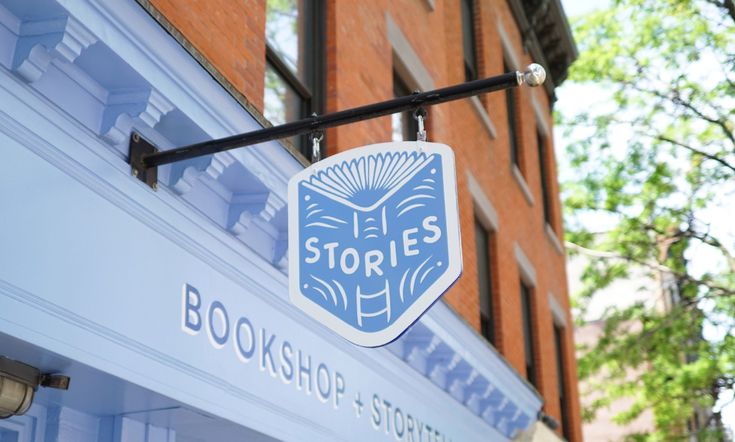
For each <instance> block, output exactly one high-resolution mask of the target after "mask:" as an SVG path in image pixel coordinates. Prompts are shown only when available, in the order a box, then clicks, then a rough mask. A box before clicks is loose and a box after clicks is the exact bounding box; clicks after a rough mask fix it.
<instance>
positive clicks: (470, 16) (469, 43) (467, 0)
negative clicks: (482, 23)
mask: <svg viewBox="0 0 735 442" xmlns="http://www.w3.org/2000/svg"><path fill="white" fill-rule="evenodd" d="M460 2H461V3H462V51H463V53H464V78H465V81H471V80H477V47H476V43H475V11H474V6H475V2H474V0H460Z"/></svg>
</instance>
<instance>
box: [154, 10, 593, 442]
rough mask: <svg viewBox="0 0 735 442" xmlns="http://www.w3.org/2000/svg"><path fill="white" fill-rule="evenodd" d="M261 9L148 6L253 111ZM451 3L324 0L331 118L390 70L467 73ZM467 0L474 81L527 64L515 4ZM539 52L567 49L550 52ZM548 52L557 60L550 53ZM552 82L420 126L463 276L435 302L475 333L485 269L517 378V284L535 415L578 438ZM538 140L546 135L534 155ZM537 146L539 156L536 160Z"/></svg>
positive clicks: (375, 97) (520, 354)
mask: <svg viewBox="0 0 735 442" xmlns="http://www.w3.org/2000/svg"><path fill="white" fill-rule="evenodd" d="M264 3H265V2H263V1H255V0H248V1H244V2H238V3H233V2H230V1H228V0H219V1H211V0H209V1H206V2H205V1H196V0H191V1H188V2H187V7H186V8H182V7H181V4H180V2H179V1H176V0H151V4H152V6H153V7H154V8H155V9H157V10H158V11H160V13H161V14H162V15H163V16H164V17H165V18H166V19H167V20H168V21H169V22H170V23H171V25H173V26H174V27H175V28H176V29H177V30H178V31H179V32H181V34H182V35H183V37H184V38H185V39H186V40H188V41H189V42H190V43H191V44H192V45H193V47H194V48H195V49H196V50H197V51H198V52H199V53H201V55H202V56H203V57H204V58H205V59H206V60H207V62H208V63H209V64H211V69H213V70H215V71H216V72H217V73H218V74H220V75H221V76H222V77H223V78H224V79H225V80H226V81H227V82H228V83H230V84H231V85H232V87H233V88H235V89H236V90H237V91H238V92H239V93H240V94H242V97H243V99H244V100H246V101H247V102H248V103H249V104H250V105H252V107H253V108H254V109H255V110H256V111H257V112H260V113H261V114H262V113H263V106H264V102H263V90H264V87H265V85H264V77H265V75H264V70H265V60H266V44H267V40H266V39H265V38H264V35H265V28H266V23H265V20H266V5H265V4H264ZM461 3H462V0H444V1H442V0H438V1H432V0H424V1H420V0H401V1H370V2H360V1H344V0H327V1H326V2H325V5H324V6H323V7H324V11H323V17H322V19H323V23H324V24H323V26H324V34H325V35H324V39H325V42H326V46H325V51H324V54H323V57H324V59H325V60H324V64H325V67H326V72H325V75H324V78H323V81H324V84H325V106H324V107H323V108H322V109H320V110H321V111H322V112H332V111H337V110H342V109H347V108H351V107H356V106H360V105H364V104H368V103H372V102H376V101H382V100H387V99H390V98H392V97H394V77H395V76H398V77H400V78H401V79H402V80H403V82H404V83H405V84H406V85H407V86H408V87H409V88H410V89H411V90H428V89H433V88H438V87H444V86H449V85H452V84H456V83H460V82H463V81H465V70H464V66H465V60H464V57H463V43H464V42H463V34H462V30H463V25H464V23H463V21H462V20H463V17H462V7H461ZM468 3H469V4H471V5H472V8H473V10H472V14H471V16H472V17H473V19H474V21H473V23H472V32H473V33H474V39H475V42H474V45H475V52H476V53H475V57H476V60H475V63H476V69H477V72H476V73H475V77H476V78H484V77H489V76H493V75H498V74H501V73H504V72H505V71H504V69H505V68H510V69H517V70H523V69H524V68H525V66H526V65H528V64H529V63H531V62H534V61H537V60H534V59H533V57H532V55H531V54H530V53H529V51H526V50H525V49H524V48H525V47H528V46H529V45H533V44H534V42H531V41H529V39H528V37H527V38H526V40H525V41H524V35H523V33H522V32H521V28H520V26H519V24H518V21H517V18H516V16H515V15H514V10H513V9H512V5H511V4H510V3H511V2H508V1H505V0H491V1H474V2H468ZM521 3H527V4H530V3H533V2H521ZM306 4H307V5H308V2H306ZM528 6H529V5H527V7H528ZM307 7H308V6H307ZM516 7H517V5H516ZM530 7H532V8H533V7H536V8H539V9H537V11H539V10H540V11H541V14H548V15H551V14H552V12H551V11H549V9H552V8H550V7H548V6H547V7H546V8H548V9H547V10H543V9H540V8H543V6H542V5H541V4H539V5H533V4H531V5H530ZM557 7H558V6H557ZM301 12H302V13H303V11H301ZM557 14H558V12H557ZM561 17H562V18H561V20H558V21H556V22H554V21H553V19H552V20H550V22H551V23H552V25H554V26H557V27H561V28H562V30H557V31H556V32H557V33H559V34H563V32H564V31H565V29H563V27H564V26H566V23H565V22H564V19H563V15H561ZM539 21H540V20H539ZM526 32H527V33H529V31H526ZM547 37H548V36H546V35H541V34H539V35H538V36H536V38H547ZM565 43H566V44H567V45H569V44H570V42H565ZM562 44H563V43H559V45H562ZM538 49H539V50H541V51H543V50H544V49H546V50H547V51H549V52H551V51H555V52H559V51H561V52H563V51H564V49H560V48H558V47H551V48H541V47H539V48H538ZM567 51H568V52H567V53H562V55H561V56H559V55H558V54H553V53H547V54H545V55H546V56H547V58H548V59H549V60H553V62H554V63H556V64H560V65H562V66H561V68H560V69H561V71H562V72H563V71H565V69H566V66H568V64H569V63H570V62H571V60H572V57H573V46H572V49H567ZM554 56H556V57H557V58H556V59H553V58H551V57H554ZM565 57H566V58H565ZM555 67H556V66H555ZM552 72H553V71H552ZM559 77H561V78H559ZM562 80H563V74H561V75H559V74H557V78H553V77H552V78H550V81H549V83H551V84H552V85H553V86H552V87H551V88H537V89H529V88H519V89H518V90H516V91H515V93H514V96H513V97H512V98H511V99H512V100H514V102H515V106H516V107H515V112H514V115H509V111H508V106H507V97H506V95H505V94H504V93H502V92H501V93H493V94H488V95H484V96H480V97H479V99H467V100H462V101H458V102H451V103H445V104H442V105H439V106H435V107H433V108H431V109H430V110H429V117H428V121H427V128H428V133H429V137H430V140H433V141H438V142H443V143H446V144H448V145H450V146H452V147H453V148H454V149H455V154H456V158H457V171H458V174H457V176H458V186H459V195H460V197H459V204H460V216H461V227H462V246H463V255H464V260H465V263H464V274H463V276H462V277H461V278H460V280H459V282H458V283H457V284H456V285H455V287H453V288H452V289H451V290H450V291H449V292H448V293H447V294H446V295H445V299H446V300H447V302H448V303H449V304H450V305H451V306H452V307H453V308H454V309H455V311H457V312H458V313H459V314H460V315H461V316H462V317H463V318H464V319H465V320H466V321H467V322H468V323H469V324H470V325H471V326H472V327H473V328H474V329H475V330H477V331H478V332H481V324H480V318H481V307H480V302H481V301H480V299H481V294H480V293H479V291H478V271H487V272H489V273H490V274H491V277H490V282H491V287H490V290H489V291H490V293H491V296H492V302H491V304H492V306H493V308H492V316H493V317H492V320H491V323H492V327H493V329H494V330H493V334H494V345H495V347H496V348H497V350H498V351H500V352H501V353H502V354H503V356H504V357H505V358H506V359H507V360H508V362H509V363H510V364H511V365H512V366H513V367H515V368H516V369H517V370H518V372H519V373H521V374H522V375H525V376H526V377H528V374H527V373H526V366H527V364H526V360H525V354H524V345H523V342H524V329H523V321H522V320H521V318H522V317H523V311H522V302H521V295H520V286H521V284H522V282H521V281H523V284H526V285H527V287H528V288H529V289H530V292H531V298H532V300H531V308H530V310H531V315H532V322H533V326H532V327H531V329H532V333H533V343H534V345H533V347H534V350H533V358H534V360H535V361H534V364H533V368H534V370H535V371H536V373H535V374H534V375H533V376H534V377H535V382H534V386H535V387H536V389H537V390H538V391H539V393H541V395H542V396H543V397H544V400H545V406H544V409H545V412H546V413H548V414H549V415H551V416H553V417H554V418H555V419H556V420H557V421H559V422H562V421H566V422H567V425H568V426H570V428H569V429H567V430H566V431H567V435H568V437H569V439H570V440H575V441H576V440H581V436H580V423H579V422H580V414H579V403H578V400H577V397H578V395H577V377H576V371H575V370H576V365H575V359H574V351H573V348H574V345H573V339H572V332H573V329H572V327H571V326H570V325H571V324H572V318H571V316H570V313H569V312H570V310H569V301H568V296H567V283H566V270H565V258H564V252H563V248H562V246H561V243H562V241H563V239H562V238H563V225H562V218H561V207H560V202H559V198H558V194H559V189H558V184H557V180H556V170H555V160H554V158H555V157H554V149H553V137H552V136H551V130H552V125H553V122H552V116H551V109H552V105H553V87H554V86H556V85H557V84H558V83H560V82H561V81H562ZM264 118H265V117H264ZM509 118H512V119H514V120H515V123H514V126H515V131H516V132H515V133H514V134H513V133H511V130H510V129H509V128H510V126H509V124H508V122H507V121H508V119H509ZM391 129H392V127H391V119H390V118H388V117H384V118H380V119H375V120H370V121H366V122H362V123H357V124H352V125H347V126H342V127H338V128H334V129H330V130H328V132H327V134H326V147H327V152H328V153H335V152H339V151H342V150H344V149H348V148H350V147H352V146H360V145H365V144H370V143H375V142H381V141H385V140H387V139H390V136H391ZM511 137H515V138H516V140H517V141H515V142H516V143H517V144H518V147H517V151H518V158H517V160H515V161H514V160H513V159H512V158H511V150H510V147H509V146H510V145H511ZM539 141H541V142H543V143H544V147H543V148H541V149H539V146H538V144H539ZM539 154H541V155H544V156H545V157H544V158H543V159H540V157H539ZM542 167H545V168H546V170H545V171H542V170H541V168H542ZM544 179H545V180H546V183H543V182H542V181H543V180H544ZM544 186H546V189H544ZM544 192H546V194H544ZM545 199H547V201H544V200H545ZM545 204H546V207H545ZM545 210H546V211H548V213H545V212H544V211H545ZM476 220H478V221H479V222H480V223H481V224H482V226H483V227H484V228H485V229H486V230H487V232H488V234H489V235H488V239H489V241H490V244H489V248H488V250H487V252H489V254H490V260H489V261H490V268H489V269H487V270H485V269H482V270H478V266H477V264H476V262H477V260H476V247H475V246H476V238H475V235H474V234H473V233H474V232H475V222H476ZM524 271H525V273H524ZM555 315H556V316H555ZM555 324H556V326H557V327H558V328H559V327H560V330H561V332H562V333H563V343H562V350H561V352H562V354H563V358H564V359H563V364H562V366H563V367H564V374H563V376H564V383H563V385H564V387H565V389H566V390H567V391H565V392H563V395H564V396H566V397H567V398H570V399H567V402H566V403H567V404H568V407H569V408H568V411H567V413H568V414H567V415H566V416H565V417H564V418H563V417H562V415H561V411H560V405H559V404H560V402H559V399H558V398H559V395H560V392H559V386H560V385H561V384H560V383H559V382H558V381H557V379H558V378H557V377H558V376H559V374H558V373H557V361H556V359H557V357H556V354H557V353H556V352H557V350H556V347H555V346H556V343H555V341H554V339H552V338H551V337H553V336H554V327H555Z"/></svg>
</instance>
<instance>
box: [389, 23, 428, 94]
mask: <svg viewBox="0 0 735 442" xmlns="http://www.w3.org/2000/svg"><path fill="white" fill-rule="evenodd" d="M385 24H386V28H387V31H388V32H387V33H388V42H389V43H390V45H391V46H392V47H393V67H394V68H395V70H396V71H397V72H398V75H399V76H400V77H401V79H402V80H403V81H405V82H407V83H408V84H407V86H408V87H410V88H418V89H420V90H422V91H428V90H432V89H434V79H433V78H431V75H430V74H429V71H428V69H426V66H424V64H423V63H422V62H421V59H420V58H419V56H418V55H417V54H416V51H414V50H413V47H412V46H411V43H409V42H408V39H407V38H406V36H405V35H404V34H403V32H401V28H400V27H399V26H398V25H397V24H396V22H395V21H394V20H393V17H391V15H390V14H389V13H387V12H386V13H385Z"/></svg>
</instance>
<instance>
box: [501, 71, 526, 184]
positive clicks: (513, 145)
mask: <svg viewBox="0 0 735 442" xmlns="http://www.w3.org/2000/svg"><path fill="white" fill-rule="evenodd" d="M503 70H504V71H505V72H510V71H511V70H512V69H511V68H509V67H508V63H505V62H504V63H503ZM515 94H516V88H514V87H509V88H507V89H506V90H505V110H506V113H507V115H508V143H509V145H510V161H511V165H512V166H516V167H518V169H519V170H520V171H523V168H522V167H521V158H520V151H519V149H520V143H519V141H518V127H517V125H516V124H517V123H516V95H515Z"/></svg>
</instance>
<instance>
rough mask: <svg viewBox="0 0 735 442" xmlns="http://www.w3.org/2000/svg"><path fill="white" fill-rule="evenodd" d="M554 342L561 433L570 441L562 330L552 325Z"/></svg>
mask: <svg viewBox="0 0 735 442" xmlns="http://www.w3.org/2000/svg"><path fill="white" fill-rule="evenodd" d="M554 342H555V343H556V373H557V376H558V389H559V409H560V410H561V431H562V435H564V438H565V439H566V440H571V439H570V430H571V428H570V427H569V402H568V401H567V385H566V381H565V380H564V367H565V364H564V345H563V344H564V328H563V327H559V326H558V325H556V324H555V325H554Z"/></svg>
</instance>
